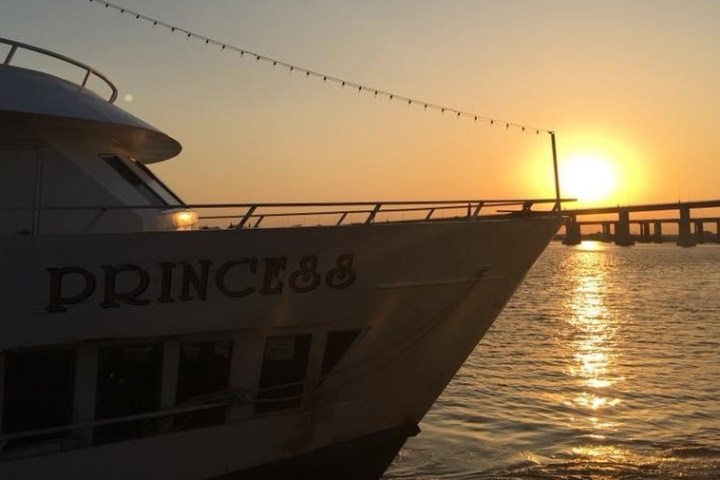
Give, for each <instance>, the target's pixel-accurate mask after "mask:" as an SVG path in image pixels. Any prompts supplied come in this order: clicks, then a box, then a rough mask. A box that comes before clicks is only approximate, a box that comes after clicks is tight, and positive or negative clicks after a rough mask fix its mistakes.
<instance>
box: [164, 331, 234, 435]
mask: <svg viewBox="0 0 720 480" xmlns="http://www.w3.org/2000/svg"><path fill="white" fill-rule="evenodd" d="M231 350H232V342H231V341H230V340H225V341H217V342H197V343H183V344H182V345H180V363H179V370H178V383H177V397H176V400H177V406H178V407H180V408H181V407H185V406H187V407H193V406H201V405H206V404H212V403H219V402H222V401H223V400H224V398H223V396H222V395H218V394H221V393H222V392H224V391H225V390H227V387H228V380H229V378H230V355H231ZM225 411H226V408H225V407H217V408H212V409H207V410H197V411H194V412H189V413H183V414H179V415H176V416H175V427H176V428H179V429H189V428H199V427H206V426H210V425H217V424H220V423H223V422H224V421H225Z"/></svg>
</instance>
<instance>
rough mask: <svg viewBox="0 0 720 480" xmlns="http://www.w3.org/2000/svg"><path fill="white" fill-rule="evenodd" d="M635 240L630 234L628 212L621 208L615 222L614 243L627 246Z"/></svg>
mask: <svg viewBox="0 0 720 480" xmlns="http://www.w3.org/2000/svg"><path fill="white" fill-rule="evenodd" d="M634 244H635V241H634V240H633V238H632V235H630V212H628V211H627V210H626V209H624V208H621V209H620V210H618V221H617V223H616V224H615V245H620V246H623V247H629V246H630V245H634Z"/></svg>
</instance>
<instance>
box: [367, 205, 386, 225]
mask: <svg viewBox="0 0 720 480" xmlns="http://www.w3.org/2000/svg"><path fill="white" fill-rule="evenodd" d="M381 207H382V203H376V204H375V207H374V208H373V209H372V212H370V215H368V218H367V220H365V223H366V224H370V223H372V222H373V221H374V220H375V215H377V213H378V212H379V211H380V208H381Z"/></svg>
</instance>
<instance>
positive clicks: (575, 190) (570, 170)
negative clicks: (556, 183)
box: [559, 154, 618, 202]
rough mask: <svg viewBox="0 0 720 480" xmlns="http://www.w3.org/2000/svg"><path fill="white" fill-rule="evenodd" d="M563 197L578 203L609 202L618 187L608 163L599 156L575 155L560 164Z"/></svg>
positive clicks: (613, 172) (610, 165) (614, 174)
mask: <svg viewBox="0 0 720 480" xmlns="http://www.w3.org/2000/svg"><path fill="white" fill-rule="evenodd" d="M559 168H560V172H559V174H560V188H561V190H562V194H563V197H570V198H576V199H578V201H580V202H603V201H604V202H609V201H610V200H611V199H612V198H613V196H614V194H615V190H616V188H617V185H618V178H617V175H616V173H615V171H614V169H613V167H612V164H611V163H610V161H609V160H608V159H606V158H604V157H602V156H600V155H594V154H576V155H572V156H570V157H569V158H567V159H566V160H565V161H564V162H562V163H561V164H560V167H559Z"/></svg>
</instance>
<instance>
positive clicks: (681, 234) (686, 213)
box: [677, 206, 696, 247]
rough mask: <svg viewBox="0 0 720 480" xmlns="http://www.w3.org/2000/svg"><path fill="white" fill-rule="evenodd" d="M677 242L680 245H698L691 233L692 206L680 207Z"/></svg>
mask: <svg viewBox="0 0 720 480" xmlns="http://www.w3.org/2000/svg"><path fill="white" fill-rule="evenodd" d="M677 244H678V246H680V247H694V246H695V245H696V243H695V240H694V239H693V237H692V234H691V233H690V207H685V206H681V207H680V221H679V222H678V240H677Z"/></svg>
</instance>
